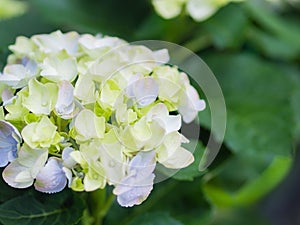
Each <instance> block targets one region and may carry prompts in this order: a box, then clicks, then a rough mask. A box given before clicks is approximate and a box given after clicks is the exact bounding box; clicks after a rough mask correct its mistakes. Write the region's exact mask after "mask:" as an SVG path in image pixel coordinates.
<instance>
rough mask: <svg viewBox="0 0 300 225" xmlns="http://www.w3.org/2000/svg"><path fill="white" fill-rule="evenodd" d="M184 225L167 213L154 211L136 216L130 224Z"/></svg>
mask: <svg viewBox="0 0 300 225" xmlns="http://www.w3.org/2000/svg"><path fill="white" fill-rule="evenodd" d="M166 224H168V225H182V223H181V222H179V221H177V220H175V219H173V218H172V217H171V216H170V215H168V214H167V213H162V212H152V213H145V214H143V215H140V216H138V217H137V218H135V219H134V220H133V221H132V222H131V223H130V224H129V225H166Z"/></svg>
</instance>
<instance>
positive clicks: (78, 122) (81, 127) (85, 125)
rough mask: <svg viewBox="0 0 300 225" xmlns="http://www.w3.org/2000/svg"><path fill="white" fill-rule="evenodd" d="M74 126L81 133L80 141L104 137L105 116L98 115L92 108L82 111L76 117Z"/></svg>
mask: <svg viewBox="0 0 300 225" xmlns="http://www.w3.org/2000/svg"><path fill="white" fill-rule="evenodd" d="M74 127H75V129H76V132H77V133H78V134H79V136H77V139H78V140H79V141H87V140H89V139H92V138H103V136H104V132H105V118H104V117H97V116H96V115H95V114H94V113H93V112H92V111H91V110H88V109H84V110H82V111H80V112H79V113H78V115H77V117H76V118H75V123H74Z"/></svg>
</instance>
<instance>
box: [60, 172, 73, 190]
mask: <svg viewBox="0 0 300 225" xmlns="http://www.w3.org/2000/svg"><path fill="white" fill-rule="evenodd" d="M62 169H63V171H64V172H65V175H66V177H67V180H68V188H71V185H72V181H73V174H72V171H71V170H70V169H69V168H66V167H63V168H62Z"/></svg>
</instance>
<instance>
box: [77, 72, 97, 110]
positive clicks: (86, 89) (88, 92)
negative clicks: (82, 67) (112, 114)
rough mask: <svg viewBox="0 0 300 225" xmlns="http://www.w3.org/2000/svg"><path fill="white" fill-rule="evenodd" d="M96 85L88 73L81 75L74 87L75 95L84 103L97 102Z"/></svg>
mask: <svg viewBox="0 0 300 225" xmlns="http://www.w3.org/2000/svg"><path fill="white" fill-rule="evenodd" d="M95 92H96V86H95V83H94V81H93V80H92V79H91V78H90V77H89V76H87V75H83V76H79V77H78V80H77V82H76V84H75V88H74V96H75V97H76V98H78V99H79V100H81V101H82V104H89V103H94V102H96V94H95Z"/></svg>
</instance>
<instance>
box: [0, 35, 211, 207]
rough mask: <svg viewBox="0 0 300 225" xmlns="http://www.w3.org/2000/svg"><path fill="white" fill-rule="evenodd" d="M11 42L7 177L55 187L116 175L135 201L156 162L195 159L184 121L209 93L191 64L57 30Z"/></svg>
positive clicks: (4, 153)
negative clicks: (197, 85)
mask: <svg viewBox="0 0 300 225" xmlns="http://www.w3.org/2000/svg"><path fill="white" fill-rule="evenodd" d="M9 48H10V50H11V51H12V54H11V55H10V56H9V58H8V64H7V65H6V66H5V68H4V70H3V73H2V74H0V86H1V91H0V92H1V98H2V106H1V108H0V119H1V120H0V166H1V167H5V169H4V171H3V179H4V180H5V182H7V183H8V184H9V185H10V186H12V187H15V188H27V187H30V186H31V185H34V187H35V189H36V190H38V191H41V192H45V193H55V192H59V191H61V190H63V189H64V188H65V187H66V186H68V187H69V188H71V189H73V190H74V191H94V190H96V189H103V188H105V186H106V185H113V186H114V189H113V193H114V194H115V195H117V200H118V202H119V204H120V205H122V206H125V207H129V206H133V205H136V204H140V203H141V202H143V201H144V200H145V199H146V198H147V197H148V195H149V194H150V192H151V190H152V188H153V183H154V178H155V175H154V170H155V167H156V165H157V164H158V163H160V164H162V165H163V166H165V167H167V168H171V169H179V168H184V167H186V166H188V165H189V164H191V163H192V162H193V160H194V158H193V155H192V153H191V152H190V151H188V150H186V149H184V148H183V147H182V146H181V144H182V143H185V142H188V140H187V139H186V138H185V137H184V136H183V135H182V134H181V133H180V132H179V131H180V128H181V124H182V120H183V121H184V122H186V123H189V122H191V121H192V120H193V119H194V118H195V117H196V116H197V113H198V111H201V110H203V109H204V108H205V102H204V101H203V100H201V99H199V96H198V93H197V92H196V90H195V89H194V88H193V87H192V86H191V85H190V82H189V79H188V76H187V75H186V74H185V73H183V72H180V71H179V70H178V68H176V67H175V66H169V65H166V63H167V62H168V60H169V55H168V51H167V50H166V49H162V50H158V51H151V50H150V49H149V48H147V47H145V46H141V45H129V44H128V43H126V42H125V41H124V40H121V39H119V38H116V37H107V36H101V35H97V36H92V35H89V34H83V35H79V34H78V33H76V32H69V33H62V32H60V31H56V32H53V33H51V34H41V35H35V36H32V37H31V38H27V37H23V36H21V37H18V38H17V40H16V43H15V44H14V45H11V46H10V47H9ZM171 112H172V113H171Z"/></svg>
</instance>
